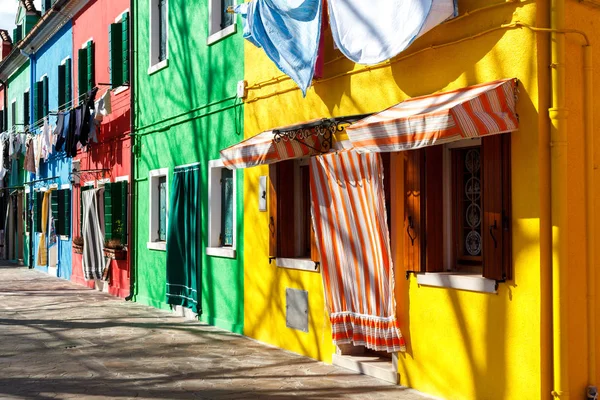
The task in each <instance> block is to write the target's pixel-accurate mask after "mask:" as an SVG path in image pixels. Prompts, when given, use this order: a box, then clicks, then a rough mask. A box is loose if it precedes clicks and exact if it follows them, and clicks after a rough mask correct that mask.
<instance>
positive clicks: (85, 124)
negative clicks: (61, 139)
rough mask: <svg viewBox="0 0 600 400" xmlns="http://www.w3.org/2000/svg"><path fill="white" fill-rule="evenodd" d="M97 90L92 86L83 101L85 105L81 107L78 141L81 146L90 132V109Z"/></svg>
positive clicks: (85, 143) (84, 143)
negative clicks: (81, 114)
mask: <svg viewBox="0 0 600 400" xmlns="http://www.w3.org/2000/svg"><path fill="white" fill-rule="evenodd" d="M97 92H98V88H94V89H92V90H91V91H89V92H88V93H87V100H86V102H85V106H84V107H83V116H82V121H81V132H80V134H79V142H80V143H81V145H82V146H86V145H87V142H88V137H89V133H90V112H91V109H93V108H94V99H95V98H96V93H97ZM107 92H108V91H107Z"/></svg>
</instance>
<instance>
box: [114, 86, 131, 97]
mask: <svg viewBox="0 0 600 400" xmlns="http://www.w3.org/2000/svg"><path fill="white" fill-rule="evenodd" d="M127 89H129V86H128V85H121V86H117V87H116V88H114V89H113V94H114V95H115V96H116V95H118V94H119V93H123V92H124V91H126V90H127Z"/></svg>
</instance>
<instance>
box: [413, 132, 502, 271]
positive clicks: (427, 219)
mask: <svg viewBox="0 0 600 400" xmlns="http://www.w3.org/2000/svg"><path fill="white" fill-rule="evenodd" d="M404 174H405V175H404V193H405V194H406V197H405V205H404V212H405V218H404V220H405V227H404V230H405V233H404V261H405V266H406V267H407V269H408V270H410V271H415V272H453V273H466V274H472V275H479V276H483V277H484V278H488V279H493V280H496V281H504V280H507V279H511V277H512V259H511V251H512V248H511V226H510V225H511V224H510V221H511V201H510V178H511V177H510V135H506V134H505V135H495V136H490V137H485V138H483V139H474V140H471V141H469V142H464V141H463V142H456V143H452V144H448V145H438V146H431V147H427V148H425V149H419V150H412V151H407V152H406V157H405V166H404Z"/></svg>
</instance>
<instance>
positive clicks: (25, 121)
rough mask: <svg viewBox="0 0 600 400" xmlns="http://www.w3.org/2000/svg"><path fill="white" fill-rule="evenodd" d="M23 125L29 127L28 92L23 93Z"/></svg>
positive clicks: (0, 130)
mask: <svg viewBox="0 0 600 400" xmlns="http://www.w3.org/2000/svg"><path fill="white" fill-rule="evenodd" d="M23 125H25V126H27V125H29V92H25V93H23ZM0 132H2V129H0Z"/></svg>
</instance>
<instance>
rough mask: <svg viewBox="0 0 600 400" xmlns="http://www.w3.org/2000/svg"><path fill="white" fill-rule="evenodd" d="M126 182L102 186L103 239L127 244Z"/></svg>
mask: <svg viewBox="0 0 600 400" xmlns="http://www.w3.org/2000/svg"><path fill="white" fill-rule="evenodd" d="M127 190H128V186H127V181H120V182H114V183H110V182H107V183H105V184H104V238H105V239H106V240H119V241H120V242H121V244H122V245H126V244H127Z"/></svg>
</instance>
